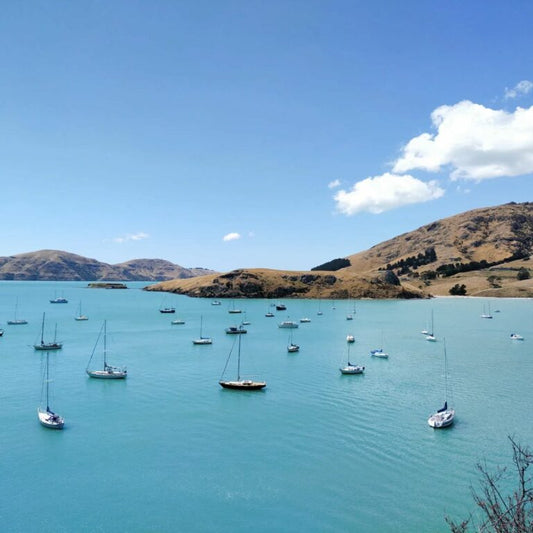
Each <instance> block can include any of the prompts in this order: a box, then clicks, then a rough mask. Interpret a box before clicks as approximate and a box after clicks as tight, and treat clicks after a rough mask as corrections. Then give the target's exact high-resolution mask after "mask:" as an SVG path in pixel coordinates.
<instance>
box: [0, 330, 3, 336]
mask: <svg viewBox="0 0 533 533" xmlns="http://www.w3.org/2000/svg"><path fill="white" fill-rule="evenodd" d="M3 335H4V330H3V329H0V337H2V336H3Z"/></svg>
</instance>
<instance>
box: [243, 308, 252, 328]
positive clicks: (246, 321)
mask: <svg viewBox="0 0 533 533" xmlns="http://www.w3.org/2000/svg"><path fill="white" fill-rule="evenodd" d="M250 323H251V322H250V321H249V320H248V319H247V318H246V311H245V312H244V320H243V321H242V322H241V325H242V326H249V325H250Z"/></svg>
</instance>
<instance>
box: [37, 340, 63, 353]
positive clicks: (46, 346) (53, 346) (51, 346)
mask: <svg viewBox="0 0 533 533" xmlns="http://www.w3.org/2000/svg"><path fill="white" fill-rule="evenodd" d="M33 347H34V348H35V350H37V351H52V350H61V348H63V345H62V344H61V343H59V342H49V343H43V344H34V345H33Z"/></svg>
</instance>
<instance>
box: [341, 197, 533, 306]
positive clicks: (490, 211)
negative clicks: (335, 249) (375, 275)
mask: <svg viewBox="0 0 533 533" xmlns="http://www.w3.org/2000/svg"><path fill="white" fill-rule="evenodd" d="M532 254H533V203H531V202H526V203H520V204H517V203H510V204H505V205H500V206H496V207H487V208H482V209H475V210H473V211H467V212H465V213H461V214H459V215H455V216H452V217H449V218H445V219H442V220H439V221H436V222H433V223H431V224H427V225H426V226H422V227H421V228H418V229H416V230H414V231H411V232H409V233H404V234H403V235H399V236H398V237H395V238H394V239H390V240H388V241H385V242H383V243H381V244H377V245H376V246H373V247H372V248H370V249H369V250H366V251H364V252H360V253H357V254H354V255H351V256H349V257H347V258H346V259H348V260H349V261H350V263H351V265H350V266H348V267H346V268H343V269H342V271H345V272H354V273H359V274H361V273H366V274H369V273H372V272H376V271H378V270H379V269H387V268H389V269H392V270H393V271H394V272H395V273H396V274H397V275H398V276H399V277H400V279H401V281H402V283H403V284H405V285H406V286H408V287H412V288H414V287H416V288H418V289H420V290H424V291H426V292H427V293H428V294H433V295H449V290H450V289H451V288H452V287H453V286H454V285H456V284H460V285H462V284H464V285H465V287H466V291H467V294H468V295H471V296H474V295H475V296H491V297H492V296H505V297H533V288H532V286H531V283H530V282H529V280H522V281H519V280H518V279H517V274H518V272H519V270H520V269H521V268H522V269H526V270H528V271H530V272H531V274H532V276H533V262H532V261H531V259H529V257H530V256H531V255H532ZM339 272H340V271H339ZM433 275H436V276H435V277H432V276H433Z"/></svg>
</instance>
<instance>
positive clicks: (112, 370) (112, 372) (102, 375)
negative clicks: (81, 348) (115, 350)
mask: <svg viewBox="0 0 533 533" xmlns="http://www.w3.org/2000/svg"><path fill="white" fill-rule="evenodd" d="M102 333H103V337H104V352H103V357H104V366H103V368H102V370H89V365H90V364H91V360H92V358H93V356H94V352H95V351H96V347H97V346H98V342H99V340H100V337H101V336H102ZM85 371H86V372H87V375H88V376H89V377H91V378H99V379H125V378H126V377H127V375H128V371H127V370H126V368H125V367H117V366H111V365H108V364H107V321H106V320H104V323H103V324H102V328H101V329H100V333H98V338H97V339H96V343H95V345H94V348H93V351H92V353H91V357H90V358H89V362H88V363H87V368H86V369H85Z"/></svg>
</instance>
